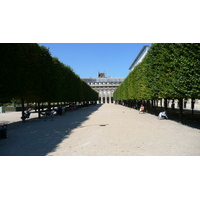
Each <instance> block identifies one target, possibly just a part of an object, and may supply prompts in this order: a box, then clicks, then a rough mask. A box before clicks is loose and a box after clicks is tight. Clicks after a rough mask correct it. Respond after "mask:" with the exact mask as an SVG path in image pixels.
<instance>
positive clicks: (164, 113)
mask: <svg viewBox="0 0 200 200" xmlns="http://www.w3.org/2000/svg"><path fill="white" fill-rule="evenodd" d="M158 119H168V117H167V113H166V111H163V112H160V113H159V115H158Z"/></svg>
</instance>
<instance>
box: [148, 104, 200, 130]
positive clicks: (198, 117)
mask: <svg viewBox="0 0 200 200" xmlns="http://www.w3.org/2000/svg"><path fill="white" fill-rule="evenodd" d="M163 110H164V109H163V108H156V111H155V110H154V109H149V110H148V113H150V114H152V115H156V116H158V114H159V112H161V111H163ZM167 113H168V117H169V119H170V120H173V121H176V122H178V123H179V122H180V120H179V111H178V109H177V110H175V111H172V110H171V109H168V110H167ZM182 124H183V125H186V126H189V127H191V128H196V129H200V112H199V111H194V113H193V114H192V112H191V110H184V111H183V118H182Z"/></svg>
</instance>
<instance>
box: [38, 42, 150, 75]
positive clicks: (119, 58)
mask: <svg viewBox="0 0 200 200" xmlns="http://www.w3.org/2000/svg"><path fill="white" fill-rule="evenodd" d="M38 44H39V45H40V46H42V45H43V46H46V47H47V48H49V50H50V52H51V55H52V56H53V57H58V58H59V60H60V61H61V62H63V63H64V64H66V65H69V66H70V67H71V68H72V69H73V70H74V72H75V73H76V74H77V75H79V76H80V77H81V78H90V77H91V78H96V77H97V74H98V71H99V72H106V76H107V77H115V78H119V77H122V78H125V77H127V75H128V73H129V67H130V65H131V64H132V62H133V61H134V59H135V58H136V56H137V55H138V53H139V52H140V50H141V49H142V47H143V46H144V45H150V43H38Z"/></svg>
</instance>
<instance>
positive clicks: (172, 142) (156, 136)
mask: <svg viewBox="0 0 200 200" xmlns="http://www.w3.org/2000/svg"><path fill="white" fill-rule="evenodd" d="M9 114H10V115H11V116H12V117H11V118H13V121H15V120H14V118H15V119H17V118H18V116H17V114H15V115H13V114H12V113H2V114H0V119H1V120H2V119H4V120H5V119H7V118H6V117H5V116H6V115H7V116H8V115H9ZM32 117H33V115H32ZM0 155H1V156H3V155H7V156H8V155H22V156H23V155H36V156H37V155H48V156H172V155H174V156H199V155H200V130H199V129H195V128H191V127H189V126H184V125H181V124H179V123H177V122H175V121H171V120H158V119H157V117H156V116H154V115H151V114H147V113H145V114H139V113H138V111H137V110H135V109H130V108H127V107H124V106H121V105H114V104H104V105H93V106H89V107H85V108H82V109H79V110H77V111H73V112H67V113H65V114H64V115H62V116H55V117H54V120H53V121H51V120H50V119H47V120H46V121H44V118H42V119H37V118H32V119H30V120H28V121H27V122H26V123H21V122H15V123H11V124H10V125H9V127H8V138H7V139H3V140H0Z"/></svg>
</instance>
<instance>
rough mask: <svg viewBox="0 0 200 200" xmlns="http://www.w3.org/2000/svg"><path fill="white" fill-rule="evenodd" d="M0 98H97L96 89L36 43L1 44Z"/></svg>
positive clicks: (76, 100) (62, 100)
mask: <svg viewBox="0 0 200 200" xmlns="http://www.w3.org/2000/svg"><path fill="white" fill-rule="evenodd" d="M0 55H1V59H0V71H1V78H0V101H9V100H11V99H13V98H15V99H21V100H22V102H24V101H26V102H38V103H39V102H83V101H96V100H97V99H98V93H97V92H96V91H95V90H93V89H92V88H91V87H90V86H89V85H88V84H87V83H86V82H85V81H83V80H82V79H80V77H79V76H78V75H76V74H75V73H74V71H73V70H72V69H71V68H70V67H69V66H66V65H65V64H63V63H62V62H60V61H59V60H58V58H56V57H52V56H51V54H50V52H49V50H48V49H47V48H46V47H44V46H39V45H38V44H35V43H31V44H17V43H15V44H0Z"/></svg>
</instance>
